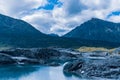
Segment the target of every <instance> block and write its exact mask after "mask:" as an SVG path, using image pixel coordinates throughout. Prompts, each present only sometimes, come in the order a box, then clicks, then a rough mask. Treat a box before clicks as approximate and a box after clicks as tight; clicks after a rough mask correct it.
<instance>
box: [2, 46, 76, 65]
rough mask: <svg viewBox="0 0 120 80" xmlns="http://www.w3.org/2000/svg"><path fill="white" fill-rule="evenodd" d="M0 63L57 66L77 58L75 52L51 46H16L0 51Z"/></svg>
mask: <svg viewBox="0 0 120 80" xmlns="http://www.w3.org/2000/svg"><path fill="white" fill-rule="evenodd" d="M0 53H1V54H0V64H3V63H6V64H11V63H12V64H42V65H52V66H54V65H55V66H57V65H60V64H61V63H64V62H67V61H70V60H73V59H77V57H76V55H75V54H72V53H67V52H61V51H59V50H57V49H52V48H44V49H43V48H32V49H25V48H17V49H8V50H3V51H0Z"/></svg>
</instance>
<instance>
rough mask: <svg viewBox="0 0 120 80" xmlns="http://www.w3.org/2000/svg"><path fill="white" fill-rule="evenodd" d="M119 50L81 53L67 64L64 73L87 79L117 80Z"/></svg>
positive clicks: (119, 60)
mask: <svg viewBox="0 0 120 80" xmlns="http://www.w3.org/2000/svg"><path fill="white" fill-rule="evenodd" d="M119 53H120V48H118V49H116V50H115V51H113V52H111V53H108V52H104V51H95V52H87V53H86V52H85V53H81V55H82V57H81V58H78V59H77V60H73V61H70V62H68V63H67V64H66V65H65V66H64V70H63V71H64V73H65V74H66V75H67V74H68V73H71V74H75V75H77V76H79V77H81V78H88V79H102V78H103V79H105V78H106V79H115V80H116V79H119V78H120V65H119V64H120V54H119Z"/></svg>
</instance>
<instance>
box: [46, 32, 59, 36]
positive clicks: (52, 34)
mask: <svg viewBox="0 0 120 80" xmlns="http://www.w3.org/2000/svg"><path fill="white" fill-rule="evenodd" d="M48 35H49V36H54V37H59V35H57V34H54V33H51V34H48Z"/></svg>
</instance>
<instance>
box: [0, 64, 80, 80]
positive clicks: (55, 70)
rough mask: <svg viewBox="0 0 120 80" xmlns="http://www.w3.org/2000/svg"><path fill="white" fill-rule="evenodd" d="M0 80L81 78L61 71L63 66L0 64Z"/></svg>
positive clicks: (66, 79)
mask: <svg viewBox="0 0 120 80" xmlns="http://www.w3.org/2000/svg"><path fill="white" fill-rule="evenodd" d="M0 80H81V79H80V78H78V77H76V76H73V75H69V76H66V75H64V73H63V67H62V66H60V67H48V66H13V65H12V66H0Z"/></svg>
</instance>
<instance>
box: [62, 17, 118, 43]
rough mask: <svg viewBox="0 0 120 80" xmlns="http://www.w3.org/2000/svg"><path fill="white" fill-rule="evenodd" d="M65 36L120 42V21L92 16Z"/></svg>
mask: <svg viewBox="0 0 120 80" xmlns="http://www.w3.org/2000/svg"><path fill="white" fill-rule="evenodd" d="M63 37H67V38H78V39H79V38H80V39H87V40H99V41H108V42H118V43H120V41H119V40H120V38H119V37H120V23H113V22H109V21H105V20H101V19H97V18H92V19H91V20H88V21H87V22H85V23H83V24H81V25H80V26H78V27H76V28H75V29H73V30H72V31H70V32H68V33H67V34H65V35H64V36H63Z"/></svg>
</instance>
